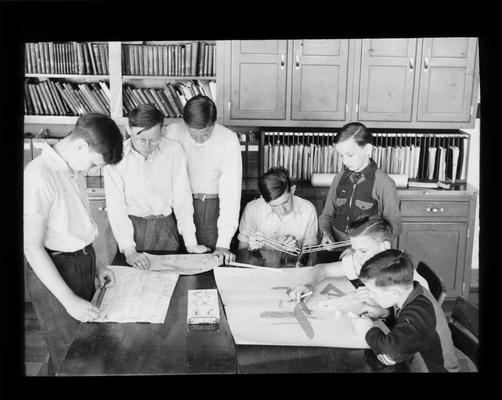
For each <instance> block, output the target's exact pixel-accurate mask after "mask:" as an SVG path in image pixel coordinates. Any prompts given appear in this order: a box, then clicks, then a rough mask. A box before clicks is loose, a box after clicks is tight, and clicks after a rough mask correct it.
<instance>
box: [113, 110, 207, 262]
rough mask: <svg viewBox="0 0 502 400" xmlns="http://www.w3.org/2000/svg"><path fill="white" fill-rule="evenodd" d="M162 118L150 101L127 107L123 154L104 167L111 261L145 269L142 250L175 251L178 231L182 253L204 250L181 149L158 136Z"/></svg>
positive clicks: (174, 143) (177, 248)
mask: <svg viewBox="0 0 502 400" xmlns="http://www.w3.org/2000/svg"><path fill="white" fill-rule="evenodd" d="M163 122H164V115H163V114H162V113H161V112H160V111H159V110H157V109H156V108H155V107H154V106H152V105H150V104H145V105H141V106H139V107H136V108H135V109H133V110H132V111H131V112H129V123H128V125H127V126H126V129H127V131H128V133H129V135H130V139H128V140H126V141H125V142H124V158H123V159H122V161H121V162H120V163H118V164H116V165H113V166H107V167H105V168H104V178H105V195H106V206H107V209H108V218H109V220H110V225H111V228H112V231H113V234H114V236H115V239H116V240H117V243H118V251H117V255H116V256H115V259H114V260H113V262H112V264H115V265H117V264H122V265H123V264H124V262H126V263H127V264H129V265H131V266H133V267H136V268H139V269H146V268H149V265H150V263H149V260H148V258H147V257H146V256H145V255H144V254H143V252H177V251H178V250H179V249H180V237H179V233H181V235H182V236H183V240H184V243H185V247H186V250H187V252H189V253H204V252H206V251H209V249H208V248H207V247H206V246H200V245H198V244H197V239H196V238H195V225H194V222H193V206H192V201H191V200H192V193H191V191H190V183H189V181H188V172H187V164H186V158H185V155H184V153H183V149H182V147H181V145H180V144H179V143H177V142H175V141H172V140H168V139H165V138H162V136H161V132H162V123H163ZM173 212H174V214H175V215H176V219H175V218H174V216H173ZM124 258H125V259H124Z"/></svg>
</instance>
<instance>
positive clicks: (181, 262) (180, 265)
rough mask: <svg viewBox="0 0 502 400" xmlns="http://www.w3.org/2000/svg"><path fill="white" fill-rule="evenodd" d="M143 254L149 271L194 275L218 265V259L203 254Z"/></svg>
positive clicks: (211, 255)
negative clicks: (147, 260)
mask: <svg viewBox="0 0 502 400" xmlns="http://www.w3.org/2000/svg"><path fill="white" fill-rule="evenodd" d="M143 254H145V255H146V256H147V257H148V259H149V260H150V271H171V272H176V273H178V274H180V275H195V274H200V273H202V272H206V271H209V270H211V269H213V268H215V267H217V266H218V265H220V262H219V261H218V259H217V258H216V257H215V256H214V255H213V254H210V253H205V254H167V255H160V256H159V255H154V254H149V253H143Z"/></svg>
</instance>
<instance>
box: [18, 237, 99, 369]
mask: <svg viewBox="0 0 502 400" xmlns="http://www.w3.org/2000/svg"><path fill="white" fill-rule="evenodd" d="M50 257H51V258H52V261H53V262H54V264H55V265H56V268H57V270H58V271H59V274H60V275H61V277H62V278H63V280H64V281H65V282H66V284H67V285H68V286H69V287H70V289H71V290H72V291H73V292H74V293H75V294H76V295H77V296H79V297H82V298H83V299H85V300H88V301H91V299H92V296H93V295H94V291H95V284H94V278H95V275H96V254H95V252H94V248H93V247H92V246H91V249H90V252H89V253H88V254H85V255H84V254H81V255H78V256H71V255H64V254H61V255H51V256H50ZM26 272H27V286H28V292H29V294H30V299H31V302H32V305H33V309H34V310H35V314H36V316H37V320H38V324H39V326H40V331H41V334H42V336H43V338H44V340H45V343H46V344H47V348H48V351H49V357H50V360H49V364H50V368H51V369H53V371H54V372H57V371H58V369H59V368H60V367H61V364H62V362H63V360H64V358H65V356H66V352H67V351H68V348H69V347H70V345H71V343H72V340H73V337H74V336H75V333H76V332H77V329H78V327H79V325H80V321H78V320H76V319H75V318H73V317H72V316H71V315H70V314H68V313H67V312H66V309H65V308H64V306H63V305H62V304H61V303H60V302H59V300H58V299H57V298H56V297H55V296H54V295H53V294H52V293H51V292H50V290H49V289H47V287H46V286H45V285H44V284H43V283H42V281H41V280H40V279H39V278H38V276H37V275H36V274H35V272H33V270H32V269H31V267H28V268H27V271H26Z"/></svg>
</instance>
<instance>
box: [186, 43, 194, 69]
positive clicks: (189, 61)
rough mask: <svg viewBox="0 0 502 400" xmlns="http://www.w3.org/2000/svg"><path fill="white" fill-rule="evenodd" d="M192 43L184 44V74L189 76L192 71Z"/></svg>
mask: <svg viewBox="0 0 502 400" xmlns="http://www.w3.org/2000/svg"><path fill="white" fill-rule="evenodd" d="M192 47H193V44H192V43H187V44H186V45H185V49H186V52H185V75H186V76H190V75H191V73H192Z"/></svg>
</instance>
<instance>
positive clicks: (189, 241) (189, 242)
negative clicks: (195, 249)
mask: <svg viewBox="0 0 502 400" xmlns="http://www.w3.org/2000/svg"><path fill="white" fill-rule="evenodd" d="M183 240H184V241H185V246H186V247H188V246H196V245H197V244H198V243H197V238H196V237H195V233H194V234H191V235H187V236H183Z"/></svg>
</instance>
